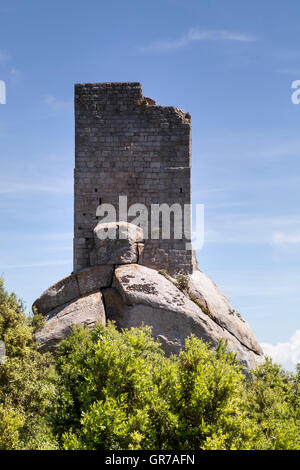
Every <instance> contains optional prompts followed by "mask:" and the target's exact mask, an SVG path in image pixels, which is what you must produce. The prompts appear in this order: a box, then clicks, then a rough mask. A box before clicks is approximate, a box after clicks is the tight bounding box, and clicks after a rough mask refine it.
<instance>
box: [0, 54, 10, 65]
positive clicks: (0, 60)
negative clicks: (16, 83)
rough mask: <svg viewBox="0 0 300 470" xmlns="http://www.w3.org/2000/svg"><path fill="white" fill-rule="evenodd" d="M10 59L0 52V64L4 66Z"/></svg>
mask: <svg viewBox="0 0 300 470" xmlns="http://www.w3.org/2000/svg"><path fill="white" fill-rule="evenodd" d="M10 59H11V57H10V56H9V55H8V54H6V53H5V52H3V51H0V64H5V63H6V62H8V61H9V60H10Z"/></svg>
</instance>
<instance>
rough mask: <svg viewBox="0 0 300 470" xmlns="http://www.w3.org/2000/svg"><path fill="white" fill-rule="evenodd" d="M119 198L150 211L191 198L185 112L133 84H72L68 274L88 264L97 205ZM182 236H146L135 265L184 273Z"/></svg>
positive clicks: (187, 260)
mask: <svg viewBox="0 0 300 470" xmlns="http://www.w3.org/2000/svg"><path fill="white" fill-rule="evenodd" d="M119 196H127V197H128V207H129V206H130V205H132V204H135V203H142V204H144V205H146V207H147V208H148V210H149V215H150V207H151V204H163V203H167V204H168V205H169V206H172V205H173V204H174V203H179V204H180V205H181V207H182V208H183V206H184V204H190V203H191V122H190V115H189V114H185V112H184V111H182V110H180V109H178V108H175V107H169V106H156V104H155V102H154V101H153V100H151V99H150V98H145V97H144V96H143V94H142V87H141V84H140V83H136V82H130V83H94V84H91V83H86V84H77V85H75V227H74V272H78V271H80V270H81V269H83V268H87V267H89V266H90V265H91V260H90V254H91V252H92V250H93V248H94V237H93V229H94V228H95V226H96V224H97V223H98V222H99V220H97V219H98V218H97V216H96V210H97V207H98V206H99V205H101V204H105V203H111V204H113V205H114V206H115V207H116V208H118V203H119ZM131 221H132V218H131V219H130V217H128V222H131ZM149 228H150V220H149ZM171 233H172V232H171ZM187 241H188V240H187V239H185V238H183V239H180V240H175V239H174V237H171V239H170V240H163V239H161V236H160V235H159V239H158V240H151V239H148V240H146V242H145V248H144V253H143V259H142V261H141V262H140V264H143V265H145V266H147V267H150V268H154V269H165V270H166V271H168V272H169V273H171V274H172V273H175V272H179V271H184V272H186V273H191V272H192V271H193V255H192V252H191V251H187V250H186V242H187Z"/></svg>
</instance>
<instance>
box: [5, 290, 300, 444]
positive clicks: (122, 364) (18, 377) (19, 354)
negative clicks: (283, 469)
mask: <svg viewBox="0 0 300 470" xmlns="http://www.w3.org/2000/svg"><path fill="white" fill-rule="evenodd" d="M41 323H42V320H41V318H40V317H39V316H38V315H35V316H33V317H30V318H28V317H26V315H25V314H24V308H23V306H22V303H21V302H20V301H19V300H18V299H17V298H16V296H15V295H14V294H10V295H9V294H8V293H7V292H6V290H5V289H4V287H3V281H0V340H3V341H5V344H6V351H7V358H6V361H5V363H4V364H2V365H0V449H54V448H61V449H107V450H108V449H110V450H117V449H125V450H127V449H128V450H134V449H162V450H172V449H175V450H194V449H278V450H281V449H299V448H300V429H299V421H300V420H299V418H300V416H299V395H300V394H299V382H300V380H299V377H300V374H299V369H298V370H297V372H296V373H295V374H292V373H287V372H285V371H283V370H282V368H281V367H280V366H278V365H277V364H273V363H272V361H271V360H269V359H268V360H267V361H266V362H265V364H263V365H262V366H260V367H258V368H257V369H256V370H255V371H253V373H252V375H251V377H250V378H248V379H246V378H245V376H244V375H243V373H242V370H241V367H240V366H239V365H238V363H237V361H236V358H235V356H234V355H233V354H232V353H230V352H228V351H227V350H226V344H225V343H223V342H220V343H219V345H218V347H217V349H216V350H213V349H211V348H209V346H208V345H207V344H205V343H203V342H202V341H200V340H199V339H197V338H196V337H194V336H191V337H189V338H188V339H187V340H186V346H185V349H184V351H182V352H181V353H180V354H179V355H178V356H171V357H166V356H165V354H164V353H163V351H162V349H161V347H160V345H159V343H158V342H156V341H154V340H153V338H152V337H151V329H150V328H149V327H146V326H145V327H142V328H132V329H131V330H125V331H123V332H120V331H118V330H117V329H116V327H115V325H114V324H112V323H109V324H108V325H107V326H106V327H104V326H102V325H98V326H96V327H95V328H94V329H85V328H83V327H77V328H74V329H73V331H72V333H71V334H70V335H69V336H68V337H67V338H66V339H65V340H64V341H62V342H61V344H60V347H59V349H58V351H57V354H56V358H55V359H53V358H52V357H51V355H50V354H44V355H41V354H40V353H39V352H38V351H37V345H36V343H35V341H34V333H35V331H36V330H37V328H39V327H40V326H41Z"/></svg>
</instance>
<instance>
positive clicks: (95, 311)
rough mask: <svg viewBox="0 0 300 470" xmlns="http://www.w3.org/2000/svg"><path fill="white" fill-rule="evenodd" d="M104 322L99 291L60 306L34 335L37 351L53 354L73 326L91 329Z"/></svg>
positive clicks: (49, 314)
mask: <svg viewBox="0 0 300 470" xmlns="http://www.w3.org/2000/svg"><path fill="white" fill-rule="evenodd" d="M105 321H106V320H105V310H104V305H103V300H102V294H101V292H100V291H99V292H95V293H93V294H88V295H87V296H85V297H80V298H79V299H77V300H74V301H71V302H69V303H67V304H64V305H61V306H60V307H57V308H55V309H54V310H51V311H50V312H49V313H48V314H47V315H46V324H45V326H44V327H43V328H42V329H41V330H40V331H38V332H37V333H36V340H37V342H38V343H39V351H40V352H45V351H51V352H54V351H55V349H56V347H57V346H58V344H59V342H60V341H61V340H62V339H64V338H65V337H66V336H67V335H68V334H69V333H70V331H71V328H72V326H73V325H82V326H85V327H93V326H95V325H96V324H97V323H102V324H104V325H105Z"/></svg>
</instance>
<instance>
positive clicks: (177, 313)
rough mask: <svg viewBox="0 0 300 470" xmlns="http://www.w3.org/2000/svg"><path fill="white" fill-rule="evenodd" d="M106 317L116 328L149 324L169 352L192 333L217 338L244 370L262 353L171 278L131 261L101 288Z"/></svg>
mask: <svg viewBox="0 0 300 470" xmlns="http://www.w3.org/2000/svg"><path fill="white" fill-rule="evenodd" d="M103 295H104V300H105V308H106V316H107V319H110V320H114V321H116V323H117V325H118V326H119V327H120V328H131V327H134V326H140V325H142V324H145V325H150V326H152V333H153V336H154V337H156V338H158V339H160V341H161V343H162V346H163V348H164V349H165V351H166V352H167V353H168V354H169V353H178V352H179V350H180V349H182V348H183V347H184V342H185V339H186V338H187V337H188V336H189V335H190V334H191V333H193V334H194V335H195V336H197V337H198V338H202V339H203V340H204V341H206V342H209V343H210V344H212V345H213V346H215V345H216V344H217V342H218V340H219V339H220V338H224V339H226V340H228V348H229V349H230V350H231V351H233V352H236V353H237V357H238V359H239V361H240V362H241V364H242V365H243V366H244V368H245V369H246V370H249V369H251V368H254V367H256V365H257V364H258V363H261V362H262V361H263V356H262V355H261V354H257V353H256V352H255V351H253V350H252V349H249V348H248V347H247V346H246V345H245V344H243V343H242V342H240V341H239V340H238V338H236V337H235V336H234V335H233V334H231V333H230V331H229V330H227V329H226V328H224V327H222V326H220V325H219V324H218V323H216V322H215V321H214V320H213V319H212V318H211V317H210V316H209V315H208V314H207V313H205V312H203V311H202V310H201V308H200V307H199V306H198V305H197V304H196V303H195V302H193V301H192V300H190V298H189V297H188V296H186V295H184V294H183V293H182V292H181V291H180V290H179V289H178V288H177V287H176V286H175V285H174V284H173V283H172V282H171V281H169V280H168V279H166V278H165V277H164V276H162V275H161V274H159V273H158V272H157V271H155V270H153V269H150V268H146V267H144V266H139V265H135V264H131V265H123V266H118V267H117V268H116V270H115V276H114V280H113V283H112V286H111V287H109V288H107V289H103Z"/></svg>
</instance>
